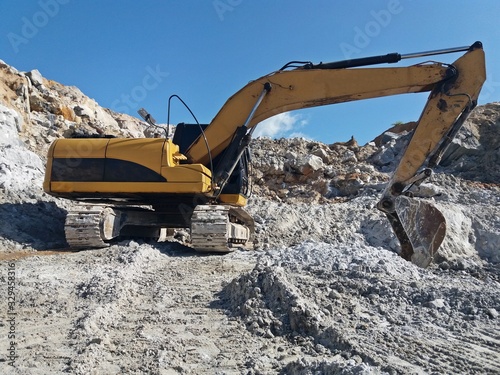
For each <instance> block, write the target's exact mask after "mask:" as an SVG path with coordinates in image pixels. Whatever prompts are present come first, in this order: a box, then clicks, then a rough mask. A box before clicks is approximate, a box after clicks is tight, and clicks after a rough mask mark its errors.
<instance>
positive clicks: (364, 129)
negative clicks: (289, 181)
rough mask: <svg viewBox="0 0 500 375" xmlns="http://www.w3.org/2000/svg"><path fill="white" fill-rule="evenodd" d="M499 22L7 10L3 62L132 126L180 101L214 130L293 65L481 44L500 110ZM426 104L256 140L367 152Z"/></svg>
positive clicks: (404, 4)
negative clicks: (302, 140) (256, 88)
mask: <svg viewBox="0 0 500 375" xmlns="http://www.w3.org/2000/svg"><path fill="white" fill-rule="evenodd" d="M499 14H500V2H499V1H497V0H484V1H459V0H449V1H447V0H446V1H435V0H434V1H426V0H421V1H417V0H364V1H361V0H360V1H333V0H332V1H326V0H324V1H295V0H288V1H270V0H254V1H251V0H207V1H201V0H200V1H194V0H184V1H180V0H179V1H173V0H163V1H160V0H156V1H153V0H141V1H137V0H134V1H131V0H107V1H104V0H85V1H83V0H30V1H28V0H15V1H14V0H0V59H1V60H4V61H5V62H6V63H8V64H10V65H12V66H14V67H15V68H17V69H19V70H22V71H27V70H31V69H38V70H39V71H40V72H41V73H42V75H43V76H45V77H46V78H49V79H53V80H55V81H58V82H61V83H63V84H66V85H73V86H77V87H79V88H80V89H81V90H82V91H83V92H84V93H85V94H86V95H88V96H89V97H91V98H94V99H95V100H96V101H97V102H98V103H99V104H100V105H102V106H104V107H108V108H112V109H114V110H117V111H120V112H126V113H129V114H132V115H134V116H137V114H136V111H137V109H139V108H140V107H145V108H146V109H148V110H149V111H150V112H151V113H152V115H153V117H155V118H156V119H157V120H158V122H166V119H167V110H166V108H167V99H168V97H169V96H170V95H171V94H178V95H179V96H181V97H182V98H183V99H184V101H186V102H187V104H188V105H189V106H190V107H191V109H192V110H193V112H194V113H195V115H196V116H197V118H198V120H199V121H200V122H203V123H208V122H210V120H211V119H212V118H213V117H214V116H215V114H216V113H217V112H218V110H219V109H220V107H221V106H222V105H223V104H224V102H225V101H226V100H227V99H228V98H229V97H230V96H231V95H232V94H233V93H235V92H236V91H238V90H239V89H240V88H241V87H243V86H244V85H245V84H246V83H248V82H249V81H251V80H253V79H256V78H258V77H260V76H263V75H265V74H267V73H270V72H272V71H274V70H277V69H279V68H280V67H281V66H283V65H284V64H285V63H286V62H288V61H291V60H309V61H313V62H320V61H323V62H328V61H337V60H343V59H346V58H356V57H364V56H372V55H379V54H386V53H391V52H398V53H402V54H404V53H410V52H419V51H428V50H434V49H442V48H448V47H457V46H464V45H469V44H472V43H473V42H474V41H476V40H480V41H482V42H483V44H484V48H485V52H486V56H487V74H488V80H487V82H486V84H485V86H484V87H483V92H482V95H481V96H480V99H479V104H484V103H487V102H493V101H499V100H500V47H499V46H500V27H499V23H498V15H499ZM458 57H459V55H458V54H451V55H443V56H436V57H435V58H434V59H435V60H439V61H443V62H452V61H454V60H455V59H456V58H458ZM419 61H421V60H418V59H417V60H411V61H409V63H412V64H413V63H417V62H419ZM391 66H394V65H391ZM426 98H427V94H407V95H402V96H397V97H388V98H378V99H371V100H367V101H362V102H352V103H344V104H337V105H333V106H326V107H320V108H312V109H308V110H301V111H294V112H291V113H287V114H283V115H281V116H279V117H278V118H273V119H271V120H269V121H268V122H267V123H266V124H261V125H259V127H258V130H257V132H258V134H261V135H268V136H274V137H281V136H291V135H303V136H306V137H307V138H310V139H315V140H319V141H322V142H326V143H332V142H336V141H346V140H348V139H349V138H350V137H351V136H352V135H354V137H355V138H356V139H357V140H358V141H359V142H360V143H366V142H368V141H370V140H371V139H373V138H374V137H375V136H377V135H378V134H380V133H381V132H382V131H383V130H385V129H386V128H388V127H389V126H390V125H391V124H392V123H394V122H397V121H405V122H406V121H412V120H416V119H418V117H419V114H420V112H421V110H422V108H423V105H424V103H425V100H426ZM183 121H185V122H192V119H191V117H190V115H189V113H188V112H187V111H186V110H185V109H183V108H182V107H181V105H180V104H178V103H174V104H173V106H172V112H171V123H178V122H183Z"/></svg>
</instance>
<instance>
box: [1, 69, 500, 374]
mask: <svg viewBox="0 0 500 375" xmlns="http://www.w3.org/2000/svg"><path fill="white" fill-rule="evenodd" d="M413 127H414V124H412V123H409V124H398V125H396V126H394V127H393V128H391V129H389V130H388V131H387V132H385V133H384V134H382V135H381V136H380V137H377V138H376V139H375V140H374V141H373V142H370V143H368V144H367V145H359V144H357V142H356V140H355V138H352V139H351V140H348V141H346V142H341V143H335V144H331V145H326V144H322V143H321V142H317V141H309V140H305V139H300V138H296V139H279V140H272V139H268V138H259V139H255V140H253V141H252V159H253V181H254V182H253V193H254V194H253V197H252V198H251V199H250V204H249V207H248V210H249V211H250V212H251V213H252V215H253V216H254V217H255V220H256V227H257V240H258V243H257V249H256V250H255V251H253V252H248V251H236V252H234V253H231V254H228V255H224V256H219V255H200V254H197V253H194V252H193V251H192V250H191V249H190V248H188V247H185V246H182V245H180V244H178V243H175V242H172V243H169V242H165V243H144V242H136V241H126V242H121V243H119V244H116V245H113V246H110V247H109V248H106V249H97V250H90V251H84V252H76V253H75V252H69V251H68V249H67V246H66V243H65V239H64V232H63V223H64V219H65V216H66V212H67V211H68V210H69V209H70V208H71V207H73V205H74V204H73V203H72V202H68V201H65V200H60V199H56V198H53V197H50V196H48V195H46V194H45V193H43V191H42V183H43V178H44V165H45V155H46V152H47V149H48V147H49V146H50V143H51V142H52V141H53V140H54V139H56V138H58V137H70V136H72V135H75V134H78V135H90V134H113V135H117V136H122V137H142V136H145V135H146V136H150V135H151V134H150V133H149V130H147V129H146V127H145V126H144V125H143V123H141V121H139V120H137V119H135V118H132V117H130V116H127V115H123V114H118V113H115V112H113V111H110V110H108V109H104V108H101V107H100V106H99V105H98V104H97V103H96V102H95V101H94V100H93V99H91V98H88V97H86V96H85V95H84V94H83V93H81V91H80V90H78V89H77V88H75V87H67V86H63V85H61V84H59V83H57V82H54V81H51V80H48V79H46V78H44V77H43V75H42V74H40V72H38V71H36V70H33V71H31V72H26V73H25V72H19V71H17V70H16V69H14V68H12V67H10V66H8V65H7V64H5V63H3V62H0V134H1V136H0V221H1V223H2V225H1V226H0V293H1V295H2V296H3V298H1V299H0V332H2V335H4V337H7V336H8V335H13V337H12V338H11V340H10V341H9V340H2V342H1V343H0V368H1V369H2V371H1V372H2V373H5V374H28V373H29V374H47V373H54V374H57V373H72V374H92V373H93V374H101V373H105V374H118V373H151V374H177V373H181V374H200V373H215V374H408V373H440V374H441V373H442V374H456V373H476V374H482V373H500V365H499V363H500V351H499V344H498V343H499V342H500V334H499V332H500V320H499V319H500V317H499V314H500V248H499V244H500V185H499V182H500V170H499V169H498V165H499V164H500V132H499V127H500V103H490V104H487V105H484V106H480V107H478V108H477V109H475V110H474V112H473V114H472V115H471V117H470V119H469V120H468V121H467V122H466V123H465V125H464V128H463V129H462V130H461V131H460V133H459V135H458V137H457V139H456V140H454V142H453V143H452V146H451V147H450V149H449V150H448V152H447V154H446V155H445V156H444V158H443V160H442V163H441V166H440V167H439V168H438V169H437V170H436V173H435V174H434V175H433V176H432V177H431V178H430V180H429V181H428V182H427V183H425V184H424V185H422V187H421V188H420V190H418V191H416V192H415V194H416V195H418V196H420V197H422V198H421V199H427V200H430V201H432V202H433V204H435V205H436V207H438V208H439V209H440V210H441V211H442V212H443V214H444V215H445V217H446V220H447V225H448V236H447V239H446V241H445V242H444V243H443V245H442V247H441V249H440V251H439V253H438V255H437V256H436V257H435V259H434V263H433V264H432V265H431V267H429V268H427V269H421V268H418V267H416V266H415V265H413V264H411V263H408V262H406V261H404V260H403V259H402V258H401V257H399V256H398V255H397V254H396V253H397V252H398V251H399V244H398V242H397V239H396V238H395V237H394V236H393V235H392V232H391V230H390V228H389V224H388V222H387V220H386V219H385V218H384V216H383V215H382V214H381V213H380V212H378V211H377V210H376V209H375V208H374V207H375V204H376V202H377V198H378V197H379V195H380V193H381V192H382V190H383V188H384V186H385V183H386V182H387V181H388V178H389V175H390V172H391V171H392V170H393V168H394V167H395V165H396V163H397V157H398V155H400V154H401V152H402V149H403V148H404V145H405V142H407V140H408V138H409V137H410V136H411V131H412V129H413ZM12 270H14V271H12ZM9 272H14V273H15V276H11V277H13V279H12V280H11V279H9V275H11V274H9ZM9 281H12V282H13V284H12V286H11V285H10V284H9ZM9 288H10V289H9ZM9 293H12V294H13V295H14V296H15V300H14V301H10V300H9V299H8V298H5V297H7V296H8V295H9ZM9 301H10V302H11V303H10V304H9ZM12 302H13V303H12ZM11 313H12V314H11ZM12 316H15V319H14V321H15V325H14V326H12V325H11V322H10V321H9V318H10V319H12ZM11 342H13V343H14V344H11ZM12 351H13V352H14V358H13V359H10V358H9V356H10V354H11V352H12Z"/></svg>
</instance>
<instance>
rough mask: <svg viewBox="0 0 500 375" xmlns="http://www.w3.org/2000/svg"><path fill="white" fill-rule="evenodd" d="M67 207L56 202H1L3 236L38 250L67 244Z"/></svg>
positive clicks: (1, 232) (0, 215)
mask: <svg viewBox="0 0 500 375" xmlns="http://www.w3.org/2000/svg"><path fill="white" fill-rule="evenodd" d="M65 218H66V210H64V209H62V208H60V207H58V206H57V205H56V204H55V203H53V202H37V203H3V204H0V223H1V225H0V237H3V238H5V239H8V240H11V241H15V242H18V243H20V244H23V245H28V246H30V247H32V248H33V249H35V250H48V249H54V248H64V247H67V244H66V240H65V238H64V220H65Z"/></svg>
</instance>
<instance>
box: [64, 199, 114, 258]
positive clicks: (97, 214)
mask: <svg viewBox="0 0 500 375" xmlns="http://www.w3.org/2000/svg"><path fill="white" fill-rule="evenodd" d="M102 213H103V210H99V209H95V208H94V209H89V210H79V211H70V212H68V215H67V216H66V223H65V225H64V232H65V234H66V242H68V244H69V246H70V247H71V248H74V249H88V248H100V247H107V246H109V244H108V243H106V242H104V241H103V240H102V235H101V220H102Z"/></svg>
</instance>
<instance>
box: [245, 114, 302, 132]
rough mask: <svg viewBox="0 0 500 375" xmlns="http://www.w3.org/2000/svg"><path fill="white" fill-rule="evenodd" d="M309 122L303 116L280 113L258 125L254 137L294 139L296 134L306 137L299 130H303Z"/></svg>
mask: <svg viewBox="0 0 500 375" xmlns="http://www.w3.org/2000/svg"><path fill="white" fill-rule="evenodd" d="M306 124H307V121H306V120H304V119H302V116H300V115H298V114H295V115H292V114H290V112H285V113H280V114H279V115H276V116H273V117H270V118H268V119H266V120H264V121H262V122H261V123H260V124H259V125H257V129H255V132H254V133H253V135H254V137H256V138H257V137H269V138H281V137H293V136H294V135H296V134H301V135H300V136H304V137H306V136H305V135H304V134H303V133H301V132H298V129H301V128H303V127H304V126H305V125H306Z"/></svg>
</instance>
